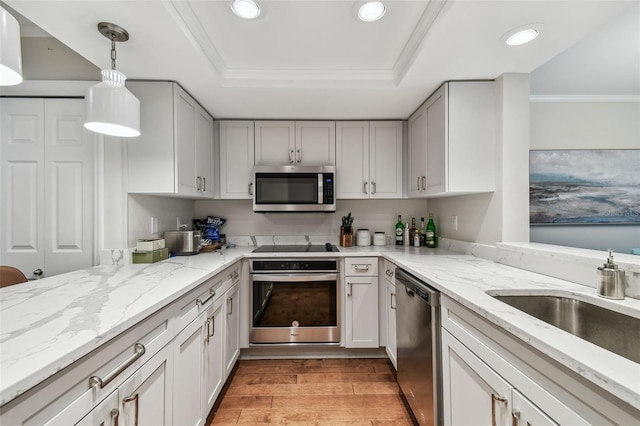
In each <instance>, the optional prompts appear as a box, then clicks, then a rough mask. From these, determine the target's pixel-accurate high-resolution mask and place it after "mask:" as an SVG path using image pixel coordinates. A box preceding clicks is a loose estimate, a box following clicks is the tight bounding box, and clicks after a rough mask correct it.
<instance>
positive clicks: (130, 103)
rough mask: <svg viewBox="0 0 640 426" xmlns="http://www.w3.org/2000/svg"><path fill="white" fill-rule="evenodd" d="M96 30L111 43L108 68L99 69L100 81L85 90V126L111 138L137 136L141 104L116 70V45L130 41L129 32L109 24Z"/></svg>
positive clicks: (104, 24)
mask: <svg viewBox="0 0 640 426" xmlns="http://www.w3.org/2000/svg"><path fill="white" fill-rule="evenodd" d="M98 31H100V33H101V34H102V35H103V36H105V37H106V38H108V39H109V40H111V69H110V70H102V72H101V74H102V82H101V83H98V84H96V85H95V86H92V87H90V88H89V89H88V90H87V94H86V95H85V122H84V127H86V128H87V129H89V130H91V131H94V132H96V133H102V134H105V135H110V136H119V137H125V138H131V137H136V136H140V101H139V100H138V98H136V97H135V96H133V94H132V93H131V92H130V91H129V90H128V89H127V88H126V87H125V85H124V82H125V80H126V79H127V77H126V76H125V75H124V74H123V73H121V72H120V71H117V70H116V42H121V41H127V40H129V33H128V32H127V31H126V30H125V29H124V28H122V27H119V26H118V25H115V24H110V23H108V22H100V23H99V24H98Z"/></svg>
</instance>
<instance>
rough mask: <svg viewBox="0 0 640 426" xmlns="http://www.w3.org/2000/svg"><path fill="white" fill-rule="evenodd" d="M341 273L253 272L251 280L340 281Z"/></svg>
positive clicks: (290, 281)
mask: <svg viewBox="0 0 640 426" xmlns="http://www.w3.org/2000/svg"><path fill="white" fill-rule="evenodd" d="M339 278H340V274H313V273H308V274H305V273H300V274H286V275H276V274H253V275H251V281H253V282H256V281H267V282H289V283H292V282H300V283H303V282H309V281H338V279H339Z"/></svg>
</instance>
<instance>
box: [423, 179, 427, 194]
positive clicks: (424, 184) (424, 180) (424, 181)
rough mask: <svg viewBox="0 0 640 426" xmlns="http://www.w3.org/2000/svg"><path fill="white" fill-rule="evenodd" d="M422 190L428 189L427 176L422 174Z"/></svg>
mask: <svg viewBox="0 0 640 426" xmlns="http://www.w3.org/2000/svg"><path fill="white" fill-rule="evenodd" d="M422 190H423V191H426V190H427V177H426V176H422Z"/></svg>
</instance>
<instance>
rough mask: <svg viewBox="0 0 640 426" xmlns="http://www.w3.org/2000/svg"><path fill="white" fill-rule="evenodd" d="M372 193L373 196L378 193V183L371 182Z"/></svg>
mask: <svg viewBox="0 0 640 426" xmlns="http://www.w3.org/2000/svg"><path fill="white" fill-rule="evenodd" d="M371 193H372V194H375V193H376V183H375V182H371Z"/></svg>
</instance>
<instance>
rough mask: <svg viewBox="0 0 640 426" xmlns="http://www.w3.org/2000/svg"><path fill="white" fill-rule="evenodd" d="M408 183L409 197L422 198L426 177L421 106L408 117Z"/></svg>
mask: <svg viewBox="0 0 640 426" xmlns="http://www.w3.org/2000/svg"><path fill="white" fill-rule="evenodd" d="M408 128H409V175H408V176H409V182H408V186H409V188H408V190H409V196H410V197H422V196H424V188H423V182H424V181H425V180H426V176H427V110H426V107H425V105H423V106H421V107H420V108H419V109H418V110H417V111H416V112H414V113H413V115H412V116H411V117H409V123H408Z"/></svg>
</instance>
